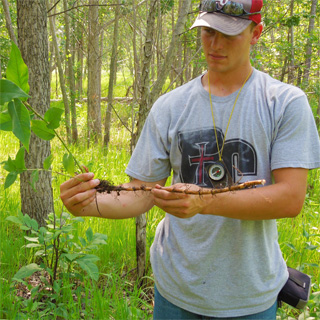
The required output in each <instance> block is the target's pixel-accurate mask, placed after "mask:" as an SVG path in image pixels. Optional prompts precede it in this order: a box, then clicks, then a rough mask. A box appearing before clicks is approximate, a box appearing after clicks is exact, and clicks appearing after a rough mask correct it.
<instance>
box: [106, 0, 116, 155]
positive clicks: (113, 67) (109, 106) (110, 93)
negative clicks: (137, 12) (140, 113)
mask: <svg viewBox="0 0 320 320" xmlns="http://www.w3.org/2000/svg"><path fill="white" fill-rule="evenodd" d="M118 4H119V5H118V6H116V10H115V22H114V29H113V41H112V53H111V60H110V71H109V72H110V75H109V88H108V102H107V111H106V117H105V125H104V127H105V133H104V147H105V148H106V150H108V145H109V140H110V128H111V115H112V104H113V101H112V100H113V86H114V83H115V78H116V77H115V75H116V64H117V51H118V35H119V14H120V1H119V0H118Z"/></svg>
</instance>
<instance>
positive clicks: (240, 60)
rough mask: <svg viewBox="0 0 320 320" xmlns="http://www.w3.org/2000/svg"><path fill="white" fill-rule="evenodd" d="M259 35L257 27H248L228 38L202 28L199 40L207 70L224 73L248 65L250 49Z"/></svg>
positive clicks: (209, 29)
mask: <svg viewBox="0 0 320 320" xmlns="http://www.w3.org/2000/svg"><path fill="white" fill-rule="evenodd" d="M256 28H257V30H256V31H255V29H256ZM261 31H262V29H261ZM260 34H261V32H260V28H258V26H256V27H255V28H252V27H251V26H249V27H248V28H247V29H245V30H244V31H243V32H242V33H240V34H239V35H236V36H228V35H225V34H223V33H220V32H218V31H216V30H214V29H211V28H208V27H202V28H201V40H202V47H203V51H204V54H205V58H206V60H207V64H208V69H209V70H211V71H213V72H222V73H224V72H233V71H236V70H240V69H241V68H243V67H245V66H247V65H248V63H250V58H249V54H250V47H251V45H252V44H255V43H256V42H257V40H258V38H259V36H260ZM239 68H240V69H239Z"/></svg>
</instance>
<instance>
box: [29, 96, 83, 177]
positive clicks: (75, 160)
mask: <svg viewBox="0 0 320 320" xmlns="http://www.w3.org/2000/svg"><path fill="white" fill-rule="evenodd" d="M23 104H24V105H25V106H26V108H28V109H29V110H30V111H32V112H33V113H34V114H35V115H36V116H38V117H39V118H40V119H41V120H43V121H44V122H45V123H46V124H48V121H47V120H46V119H45V118H44V117H42V116H41V115H40V114H39V113H38V112H37V111H36V110H34V108H33V107H32V106H31V105H30V104H29V103H28V102H26V101H23ZM51 130H53V132H54V134H55V136H56V137H57V138H58V139H59V140H60V142H61V143H62V145H63V146H64V148H65V149H66V150H67V152H68V153H69V154H71V156H72V158H73V160H74V162H75V163H76V165H77V166H78V168H79V169H80V171H81V172H84V169H83V168H82V166H81V165H80V164H79V162H78V161H77V159H76V158H75V156H74V155H73V154H72V152H71V151H70V149H69V148H68V146H67V145H66V143H65V142H64V141H63V139H62V138H61V137H60V135H59V134H58V132H57V131H56V130H55V129H51Z"/></svg>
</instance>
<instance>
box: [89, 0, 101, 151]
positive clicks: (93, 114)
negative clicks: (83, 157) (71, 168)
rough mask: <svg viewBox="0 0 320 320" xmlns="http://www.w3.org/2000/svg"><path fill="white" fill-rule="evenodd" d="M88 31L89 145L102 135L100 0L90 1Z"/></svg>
mask: <svg viewBox="0 0 320 320" xmlns="http://www.w3.org/2000/svg"><path fill="white" fill-rule="evenodd" d="M89 5H90V7H89V33H88V145H89V143H90V140H91V139H93V140H94V141H95V142H98V141H99V140H100V137H101V103H100V81H99V80H100V76H99V74H100V66H101V64H100V61H99V60H100V51H99V7H98V5H99V0H90V1H89Z"/></svg>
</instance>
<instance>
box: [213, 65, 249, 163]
mask: <svg viewBox="0 0 320 320" xmlns="http://www.w3.org/2000/svg"><path fill="white" fill-rule="evenodd" d="M251 72H252V70H250V72H249V74H248V75H247V77H246V79H245V81H244V82H243V84H242V86H241V88H240V90H239V92H238V94H237V97H236V99H235V101H234V104H233V107H232V110H231V113H230V117H229V120H228V124H227V128H226V131H225V134H224V137H223V141H222V146H221V152H220V147H219V141H218V135H217V128H216V123H215V120H214V113H213V104H212V97H211V89H210V73H209V71H208V86H209V99H210V106H211V114H212V121H213V128H214V134H215V136H216V143H217V149H218V154H219V161H222V153H223V149H224V143H225V141H226V136H227V132H228V129H229V125H230V122H231V118H232V115H233V111H234V108H235V106H236V104H237V101H238V98H239V96H240V93H241V91H242V89H243V87H244V85H245V84H246V83H247V81H248V79H249V77H250V75H251Z"/></svg>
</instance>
